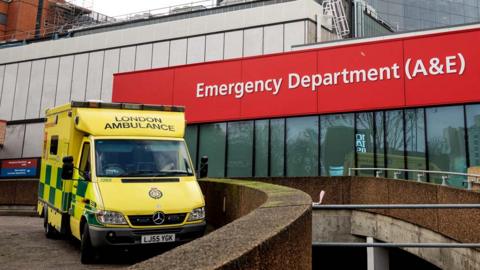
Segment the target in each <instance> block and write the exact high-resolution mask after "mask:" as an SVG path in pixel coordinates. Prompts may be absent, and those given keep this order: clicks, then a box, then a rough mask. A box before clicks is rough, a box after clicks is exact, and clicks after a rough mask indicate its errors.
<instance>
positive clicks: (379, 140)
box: [375, 112, 385, 175]
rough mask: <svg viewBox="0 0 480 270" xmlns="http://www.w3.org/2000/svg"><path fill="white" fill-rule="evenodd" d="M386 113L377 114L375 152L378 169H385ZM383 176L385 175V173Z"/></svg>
mask: <svg viewBox="0 0 480 270" xmlns="http://www.w3.org/2000/svg"><path fill="white" fill-rule="evenodd" d="M383 117H384V112H375V128H376V133H375V145H376V147H375V151H376V158H377V159H376V163H375V167H376V168H384V167H385V128H384V125H385V123H384V120H383ZM383 175H385V173H384V172H383Z"/></svg>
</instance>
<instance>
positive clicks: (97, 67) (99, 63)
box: [85, 51, 104, 100]
mask: <svg viewBox="0 0 480 270" xmlns="http://www.w3.org/2000/svg"><path fill="white" fill-rule="evenodd" d="M103 55H104V51H99V52H93V53H90V55H89V60H88V75H87V91H86V93H85V99H86V100H99V99H100V89H101V87H102V72H103Z"/></svg>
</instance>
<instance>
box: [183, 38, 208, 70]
mask: <svg viewBox="0 0 480 270" xmlns="http://www.w3.org/2000/svg"><path fill="white" fill-rule="evenodd" d="M187 44H188V49H187V64H192V63H200V62H204V61H205V36H199V37H193V38H189V39H188V43H187Z"/></svg>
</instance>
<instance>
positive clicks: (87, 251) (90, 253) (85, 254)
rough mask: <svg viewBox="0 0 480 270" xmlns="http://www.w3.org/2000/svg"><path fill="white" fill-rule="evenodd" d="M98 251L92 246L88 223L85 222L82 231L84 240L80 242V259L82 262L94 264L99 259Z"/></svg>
mask: <svg viewBox="0 0 480 270" xmlns="http://www.w3.org/2000/svg"><path fill="white" fill-rule="evenodd" d="M97 255H98V253H97V251H96V249H95V248H94V247H93V246H92V242H91V241H90V232H89V230H88V224H87V222H85V223H84V224H83V231H82V240H81V244H80V261H81V262H82V264H92V263H95V262H96V261H97Z"/></svg>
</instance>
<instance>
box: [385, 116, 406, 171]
mask: <svg viewBox="0 0 480 270" xmlns="http://www.w3.org/2000/svg"><path fill="white" fill-rule="evenodd" d="M385 121H386V123H385V132H386V134H387V145H386V147H387V168H395V169H405V160H404V149H405V147H404V137H403V136H404V135H403V112H402V111H401V110H396V111H387V112H385ZM387 175H388V177H390V178H391V177H394V173H393V172H388V174H387ZM399 177H400V178H401V177H403V174H401V175H399Z"/></svg>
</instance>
